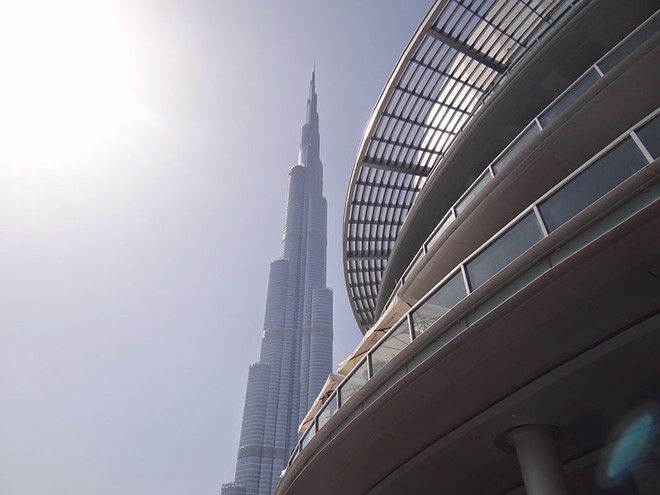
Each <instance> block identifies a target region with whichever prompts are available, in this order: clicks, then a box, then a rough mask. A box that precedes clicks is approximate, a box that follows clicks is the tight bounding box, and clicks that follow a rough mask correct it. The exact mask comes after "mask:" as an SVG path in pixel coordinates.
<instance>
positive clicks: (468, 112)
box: [394, 86, 473, 115]
mask: <svg viewBox="0 0 660 495" xmlns="http://www.w3.org/2000/svg"><path fill="white" fill-rule="evenodd" d="M394 89H396V90H398V91H401V92H402V93H405V94H407V95H410V96H413V97H415V98H419V99H420V100H425V101H430V102H431V103H433V104H435V105H439V106H440V107H442V108H445V109H449V110H453V111H454V112H458V113H462V114H464V115H472V113H473V111H471V110H463V109H462V108H458V107H455V106H453V105H449V104H448V103H445V102H443V101H440V100H438V95H436V96H427V95H423V94H421V93H417V92H416V91H413V90H412V89H408V88H404V87H402V86H397V87H396V88H394Z"/></svg>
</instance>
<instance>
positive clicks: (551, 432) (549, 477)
mask: <svg viewBox="0 0 660 495" xmlns="http://www.w3.org/2000/svg"><path fill="white" fill-rule="evenodd" d="M556 431H557V430H556V428H554V427H552V426H548V425H525V426H520V427H517V428H515V429H514V430H511V431H510V432H509V435H508V438H509V439H510V441H511V442H512V443H513V445H514V447H515V449H516V454H517V455H518V463H519V464H520V470H521V471H522V475H523V480H524V481H525V490H526V491H527V495H568V490H567V488H566V480H565V478H564V472H563V470H562V464H561V461H560V460H559V456H558V455H557V449H556V448H555V433H556Z"/></svg>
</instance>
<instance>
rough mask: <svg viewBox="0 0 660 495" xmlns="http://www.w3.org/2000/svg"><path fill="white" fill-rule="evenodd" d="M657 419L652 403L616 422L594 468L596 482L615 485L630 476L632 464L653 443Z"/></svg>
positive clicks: (646, 451)
mask: <svg viewBox="0 0 660 495" xmlns="http://www.w3.org/2000/svg"><path fill="white" fill-rule="evenodd" d="M657 423H658V408H657V406H656V405H655V404H647V405H645V406H643V407H640V408H638V409H636V410H635V411H633V412H632V413H630V414H629V415H628V416H627V417H626V419H625V420H624V421H622V422H621V423H620V425H619V426H618V427H617V428H616V429H615V433H614V435H613V438H612V442H611V443H610V448H608V449H607V454H606V456H605V457H604V458H603V459H602V460H601V463H600V466H599V469H598V483H599V484H600V485H601V486H602V487H610V486H613V485H617V484H619V483H622V482H625V481H626V480H627V479H628V478H630V477H631V476H632V472H633V469H634V468H635V465H636V464H637V463H638V462H639V461H640V460H642V459H643V458H644V457H645V456H646V455H647V454H648V452H649V451H650V449H651V447H652V445H653V441H654V430H655V426H656V425H657Z"/></svg>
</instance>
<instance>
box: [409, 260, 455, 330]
mask: <svg viewBox="0 0 660 495" xmlns="http://www.w3.org/2000/svg"><path fill="white" fill-rule="evenodd" d="M465 296H467V291H466V290H465V284H464V283H463V276H462V275H461V272H460V271H459V272H457V273H456V275H454V276H453V277H452V278H450V279H449V280H447V282H445V283H444V284H443V285H442V286H441V287H440V288H439V289H438V290H437V291H436V292H435V294H433V295H432V296H431V297H429V298H428V299H427V300H426V301H424V303H423V304H422V305H421V306H420V307H419V308H417V309H416V310H415V312H414V313H413V314H412V319H413V328H414V329H415V335H419V334H421V333H424V332H425V331H426V330H427V329H428V328H429V327H430V326H431V325H433V324H434V323H435V322H436V321H438V319H439V318H440V317H441V316H443V315H444V314H445V313H446V312H447V311H449V310H450V309H451V308H453V307H454V306H455V305H456V304H457V303H458V302H459V301H460V300H461V299H463V298H464V297H465Z"/></svg>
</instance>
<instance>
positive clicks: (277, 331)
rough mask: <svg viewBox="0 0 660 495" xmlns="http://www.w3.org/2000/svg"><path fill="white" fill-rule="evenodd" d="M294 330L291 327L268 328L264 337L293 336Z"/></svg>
mask: <svg viewBox="0 0 660 495" xmlns="http://www.w3.org/2000/svg"><path fill="white" fill-rule="evenodd" d="M293 335H294V332H293V330H291V329H290V328H267V329H265V330H264V333H263V337H264V338H266V337H293Z"/></svg>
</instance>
